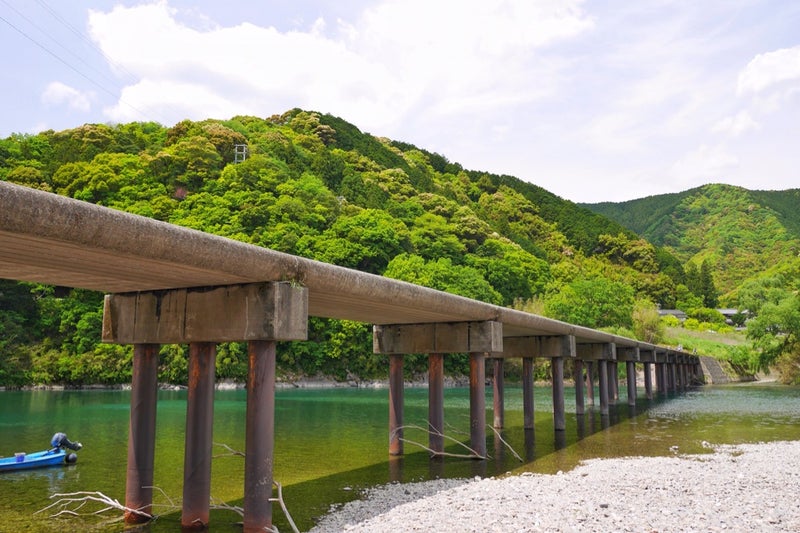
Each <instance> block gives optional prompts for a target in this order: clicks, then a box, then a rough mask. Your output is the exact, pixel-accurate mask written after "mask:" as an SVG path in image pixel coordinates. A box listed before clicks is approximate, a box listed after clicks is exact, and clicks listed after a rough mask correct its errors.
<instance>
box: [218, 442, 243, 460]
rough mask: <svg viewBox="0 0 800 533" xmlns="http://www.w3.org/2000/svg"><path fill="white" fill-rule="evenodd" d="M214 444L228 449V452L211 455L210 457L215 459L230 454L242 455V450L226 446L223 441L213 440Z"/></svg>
mask: <svg viewBox="0 0 800 533" xmlns="http://www.w3.org/2000/svg"><path fill="white" fill-rule="evenodd" d="M214 446H221V447H223V448H225V449H226V450H228V453H221V454H218V455H214V456H213V457H212V459H216V458H217V457H230V456H238V457H244V452H240V451H239V450H236V449H234V448H231V447H230V446H228V445H227V444H225V443H222V442H215V443H214Z"/></svg>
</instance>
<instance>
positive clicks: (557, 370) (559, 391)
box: [551, 357, 567, 431]
mask: <svg viewBox="0 0 800 533" xmlns="http://www.w3.org/2000/svg"><path fill="white" fill-rule="evenodd" d="M551 369H552V374H553V429H555V430H556V431H564V430H565V429H566V428H567V425H566V420H565V415H564V358H563V357H553V359H552V361H551Z"/></svg>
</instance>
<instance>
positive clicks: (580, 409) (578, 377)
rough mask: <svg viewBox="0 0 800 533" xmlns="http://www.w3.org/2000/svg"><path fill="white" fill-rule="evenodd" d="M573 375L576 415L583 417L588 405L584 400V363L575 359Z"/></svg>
mask: <svg viewBox="0 0 800 533" xmlns="http://www.w3.org/2000/svg"><path fill="white" fill-rule="evenodd" d="M572 368H573V370H572V373H573V374H574V375H575V414H576V415H582V414H584V413H585V411H586V404H585V402H584V399H583V389H584V381H583V361H582V360H581V359H575V364H574V365H573V367H572Z"/></svg>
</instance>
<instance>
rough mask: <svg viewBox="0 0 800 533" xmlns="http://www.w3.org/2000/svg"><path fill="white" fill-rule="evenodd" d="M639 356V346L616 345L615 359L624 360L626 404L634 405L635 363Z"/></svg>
mask: <svg viewBox="0 0 800 533" xmlns="http://www.w3.org/2000/svg"><path fill="white" fill-rule="evenodd" d="M640 358H641V355H640V352H639V348H638V347H636V346H634V347H620V346H618V347H617V359H618V360H619V361H624V362H625V376H626V381H627V385H628V406H630V407H635V406H636V363H637V362H638V361H639V359H640Z"/></svg>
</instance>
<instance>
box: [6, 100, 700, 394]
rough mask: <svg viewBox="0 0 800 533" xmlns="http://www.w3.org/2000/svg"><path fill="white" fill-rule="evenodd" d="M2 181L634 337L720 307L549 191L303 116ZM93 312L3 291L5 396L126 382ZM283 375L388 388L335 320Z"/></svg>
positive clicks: (122, 356) (79, 140) (9, 174)
mask: <svg viewBox="0 0 800 533" xmlns="http://www.w3.org/2000/svg"><path fill="white" fill-rule="evenodd" d="M245 154H246V157H245ZM0 179H3V180H8V181H10V182H15V183H19V184H22V185H26V186H30V187H36V188H39V189H43V190H47V191H52V192H54V193H57V194H61V195H65V196H70V197H74V198H78V199H81V200H85V201H89V202H94V203H97V204H101V205H105V206H108V207H111V208H114V209H120V210H125V211H129V212H132V213H137V214H140V215H144V216H147V217H152V218H156V219H159V220H164V221H168V222H170V223H173V224H178V225H182V226H187V227H191V228H195V229H199V230H202V231H206V232H209V233H215V234H219V235H224V236H226V237H230V238H233V239H237V240H241V241H244V242H248V243H252V244H254V245H258V246H265V247H269V248H272V249H275V250H280V251H284V252H288V253H292V254H296V255H301V256H305V257H310V258H313V259H317V260H321V261H326V262H329V263H335V264H338V265H342V266H345V267H350V268H356V269H360V270H363V271H367V272H372V273H375V274H382V275H385V276H390V277H394V278H399V279H404V280H407V281H411V282H414V283H418V284H421V285H426V286H430V287H434V288H437V289H441V290H446V291H450V292H453V293H456V294H461V295H464V296H467V297H471V298H476V299H480V300H484V301H487V302H491V303H495V304H498V305H506V306H518V307H525V308H527V309H533V310H534V311H535V312H539V313H543V314H546V315H549V316H552V317H554V318H558V319H562V320H566V321H570V322H574V323H580V324H583V325H586V326H589V327H595V328H599V327H613V328H623V332H624V333H625V334H628V335H631V336H633V335H634V334H635V332H634V331H633V330H632V329H630V328H632V327H633V326H634V324H633V319H632V314H633V309H634V305H635V304H636V305H637V306H638V308H639V309H641V308H642V306H654V305H655V304H660V305H662V306H664V307H675V306H676V305H682V306H684V307H691V308H694V307H699V306H702V301H703V299H705V296H704V295H703V294H702V293H703V292H707V291H711V292H712V293H713V292H714V289H713V286H712V287H709V286H705V287H704V288H701V287H700V286H699V285H697V284H694V285H693V284H692V283H690V282H691V279H690V278H692V276H691V275H690V276H689V277H688V278H687V275H686V273H685V272H684V269H683V266H682V263H681V261H680V260H679V259H678V258H677V257H676V256H675V255H672V254H671V253H669V252H668V251H666V250H665V249H662V248H658V247H655V246H653V245H652V244H650V243H649V242H647V241H646V240H644V239H642V238H640V237H638V236H637V235H636V234H635V233H634V232H633V231H631V230H627V229H624V227H623V226H622V225H620V224H619V223H617V222H613V221H612V220H610V219H609V218H607V217H605V216H602V215H598V214H595V213H593V212H592V211H590V210H589V209H586V208H584V207H581V206H578V205H576V204H574V203H572V202H569V201H565V200H563V199H561V198H559V197H557V196H555V195H553V194H551V193H549V192H547V191H545V190H543V189H541V188H540V187H537V186H535V185H531V184H529V183H526V182H523V181H521V180H519V179H517V178H514V177H512V176H499V175H495V174H491V173H486V172H478V171H471V170H466V169H463V168H462V167H461V166H460V165H459V164H457V163H453V162H450V161H448V160H447V158H445V157H444V156H442V155H439V154H435V153H430V152H428V151H426V150H424V149H421V148H418V147H415V146H413V145H410V144H406V143H403V142H397V141H392V140H389V139H384V138H376V137H374V136H372V135H369V134H366V133H363V132H361V131H359V130H358V128H356V127H355V126H353V125H352V124H349V123H347V122H346V121H344V120H342V119H340V118H337V117H333V116H330V115H320V114H318V113H314V112H307V111H303V110H299V109H294V110H291V111H289V112H287V113H284V114H282V115H275V116H272V117H269V118H267V119H263V118H258V117H249V116H239V117H234V118H232V119H230V120H204V121H201V122H191V121H183V122H180V123H178V124H176V125H175V126H173V127H164V126H161V125H159V124H156V123H130V124H119V125H113V126H109V125H101V124H87V125H84V126H81V127H78V128H75V129H71V130H65V131H60V132H55V131H45V132H42V133H39V134H36V135H12V136H10V137H8V138H6V139H3V140H0ZM708 209H711V208H710V207H709V208H708ZM676 231H677V230H676ZM662 242H664V243H665V244H667V245H670V246H671V245H672V244H673V243H672V242H671V241H670V240H668V239H663V240H662ZM676 251H682V250H679V249H677V248H676ZM698 253H700V251H697V252H696V253H695V255H696V254H698ZM683 257H689V256H687V255H686V254H684V256H683ZM687 284H688V285H693V286H696V287H698V288H695V289H693V290H692V289H689V288H688V287H687ZM101 300H102V295H99V294H97V293H92V292H88V291H82V290H72V291H65V290H62V289H59V288H53V287H43V286H39V285H35V284H19V283H16V282H10V281H0V311H2V313H0V384H2V383H12V384H22V383H31V382H44V383H48V382H63V383H85V382H120V381H127V380H128V379H129V376H130V353H129V349H128V348H125V347H118V346H107V345H101V344H99V333H100V328H99V325H100V318H101V316H102V311H101ZM161 361H162V370H161V376H160V377H161V379H163V380H165V381H171V382H181V381H183V380H185V377H186V376H185V372H186V364H185V362H186V355H185V348H184V347H180V346H165V347H164V348H163V349H162V354H161ZM448 364H450V365H455V366H457V365H458V364H460V363H459V359H458V358H448ZM279 365H280V368H281V369H282V371H283V372H285V373H287V374H294V373H303V374H315V373H324V374H327V375H334V376H337V377H339V378H343V379H344V378H347V377H351V378H367V377H373V376H378V375H381V374H382V373H385V364H384V362H383V361H382V360H381V359H380V357H379V356H375V355H373V354H372V353H371V335H370V329H369V325H365V324H356V323H349V322H342V321H333V320H319V319H313V320H312V321H311V324H310V339H309V342H305V343H291V344H286V345H282V346H281V347H280V349H279ZM420 365H422V366H424V362H422V361H421V362H420ZM410 368H411V370H412V371H413V370H414V365H413V363H412V364H411V365H410ZM217 373H218V377H221V378H223V377H232V378H234V379H243V377H244V376H245V375H246V354H245V352H244V349H243V348H242V346H240V345H236V344H230V345H224V346H221V347H220V351H219V356H218V360H217Z"/></svg>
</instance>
